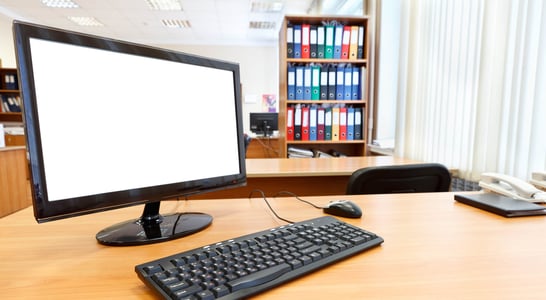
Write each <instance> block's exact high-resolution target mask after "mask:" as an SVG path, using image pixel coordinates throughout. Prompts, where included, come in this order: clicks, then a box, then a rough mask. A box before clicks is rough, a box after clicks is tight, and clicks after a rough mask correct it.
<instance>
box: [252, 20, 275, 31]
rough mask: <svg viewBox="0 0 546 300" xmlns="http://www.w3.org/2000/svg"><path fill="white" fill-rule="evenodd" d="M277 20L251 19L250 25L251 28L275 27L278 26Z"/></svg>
mask: <svg viewBox="0 0 546 300" xmlns="http://www.w3.org/2000/svg"><path fill="white" fill-rule="evenodd" d="M276 25H277V24H276V23H275V22H267V21H250V23H249V24H248V27H249V28H250V29H275V28H276Z"/></svg>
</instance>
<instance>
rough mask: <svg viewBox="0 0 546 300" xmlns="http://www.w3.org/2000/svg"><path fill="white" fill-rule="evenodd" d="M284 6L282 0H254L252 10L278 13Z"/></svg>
mask: <svg viewBox="0 0 546 300" xmlns="http://www.w3.org/2000/svg"><path fill="white" fill-rule="evenodd" d="M283 8H284V4H283V3H282V2H280V1H252V3H251V5H250V11H251V12H255V13H278V12H281V11H282V10H283Z"/></svg>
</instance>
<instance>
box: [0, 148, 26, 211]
mask: <svg viewBox="0 0 546 300" xmlns="http://www.w3.org/2000/svg"><path fill="white" fill-rule="evenodd" d="M29 205H30V198H29V197H28V186H27V159H26V149H25V147H24V146H23V147H21V146H19V147H5V148H0V217H3V216H5V215H8V214H10V213H12V212H14V211H17V210H20V209H22V208H25V207H27V206H29Z"/></svg>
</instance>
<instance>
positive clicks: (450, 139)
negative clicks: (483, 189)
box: [395, 0, 546, 180]
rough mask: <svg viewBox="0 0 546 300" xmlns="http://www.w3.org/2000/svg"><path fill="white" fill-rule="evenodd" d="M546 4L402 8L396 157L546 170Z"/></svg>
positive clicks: (432, 2) (487, 2)
mask: <svg viewBox="0 0 546 300" xmlns="http://www.w3.org/2000/svg"><path fill="white" fill-rule="evenodd" d="M545 3H546V1H543V0H527V1H525V0H402V2H401V7H402V13H401V14H402V16H401V33H400V36H401V40H400V62H399V77H398V87H399V91H398V97H397V98H398V99H397V113H396V115H397V116H396V143H395V145H396V147H395V154H396V155H399V156H403V157H407V158H412V159H417V160H422V161H430V162H440V163H443V164H445V165H447V166H448V167H451V168H456V169H458V170H459V174H460V176H461V177H463V178H466V179H471V180H478V179H479V177H480V174H481V173H483V172H500V173H504V174H508V175H512V176H516V177H519V178H521V179H525V180H527V179H529V178H530V175H531V172H532V171H544V170H546V4H545Z"/></svg>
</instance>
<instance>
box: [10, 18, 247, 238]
mask: <svg viewBox="0 0 546 300" xmlns="http://www.w3.org/2000/svg"><path fill="white" fill-rule="evenodd" d="M13 30H14V37H15V46H16V58H17V64H18V68H19V72H20V83H21V92H22V99H23V108H24V124H25V131H26V139H27V150H28V154H29V161H30V179H31V184H32V188H31V190H32V198H33V200H32V201H33V206H34V214H35V217H36V220H37V221H38V222H39V223H41V222H46V221H52V220H57V219H61V218H68V217H75V216H79V215H82V214H90V213H97V212H100V211H104V210H110V209H116V208H122V207H127V206H132V205H137V204H145V207H144V212H143V214H142V216H140V217H139V218H136V219H135V220H129V221H126V222H122V223H120V224H116V225H113V226H112V227H109V228H107V229H105V230H102V231H100V232H99V233H97V236H96V238H97V240H98V241H99V242H100V243H103V244H107V245H136V244H147V243H154V242H160V241H165V240H170V239H174V238H178V237H181V236H184V235H187V234H191V233H194V232H197V231H199V230H201V229H203V228H206V227H207V226H208V225H209V224H210V223H211V221H212V217H211V216H210V215H208V214H204V213H176V214H171V215H163V216H162V215H160V210H159V205H160V201H162V200H172V199H173V198H174V197H179V196H187V195H191V194H194V193H204V192H209V191H213V190H219V189H224V188H228V187H237V186H241V185H244V184H245V183H246V171H245V158H244V157H245V152H244V134H243V125H242V124H243V123H242V108H241V105H242V102H241V90H240V74H239V65H238V64H236V63H231V62H226V61H220V60H216V59H211V58H205V57H200V56H195V55H189V54H184V53H180V52H177V51H172V50H166V49H159V48H155V47H149V46H144V45H138V44H134V43H129V42H123V41H119V40H113V39H109V38H103V37H97V36H92V35H87V34H81V33H76V32H71V31H66V30H60V29H54V28H50V27H45V26H38V25H34V24H29V23H24V22H18V21H14V23H13ZM219 133H220V134H219ZM216 145H221V146H220V147H217V146H216ZM227 205H229V204H227ZM135 217H138V216H135Z"/></svg>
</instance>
